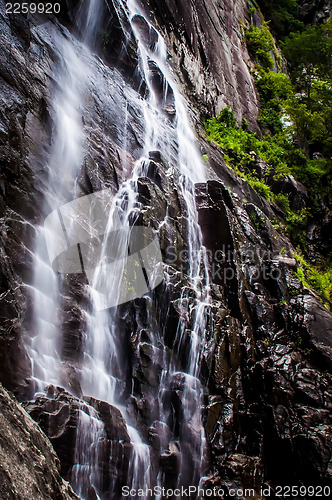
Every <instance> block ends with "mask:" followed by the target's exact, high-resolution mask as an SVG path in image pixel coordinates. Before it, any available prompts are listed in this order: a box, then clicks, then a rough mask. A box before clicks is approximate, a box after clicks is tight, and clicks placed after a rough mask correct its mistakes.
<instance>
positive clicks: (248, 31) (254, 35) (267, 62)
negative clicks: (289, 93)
mask: <svg viewBox="0 0 332 500" xmlns="http://www.w3.org/2000/svg"><path fill="white" fill-rule="evenodd" d="M245 37H246V42H247V47H248V52H249V54H250V56H251V57H252V59H254V60H255V61H256V62H257V63H258V64H260V65H261V67H262V68H264V69H269V68H272V67H273V59H272V57H271V54H270V53H271V51H272V50H274V42H273V38H272V35H271V33H270V31H269V28H268V26H267V24H266V23H263V24H262V26H261V27H260V28H258V27H257V26H253V25H252V24H251V25H250V27H249V28H245Z"/></svg>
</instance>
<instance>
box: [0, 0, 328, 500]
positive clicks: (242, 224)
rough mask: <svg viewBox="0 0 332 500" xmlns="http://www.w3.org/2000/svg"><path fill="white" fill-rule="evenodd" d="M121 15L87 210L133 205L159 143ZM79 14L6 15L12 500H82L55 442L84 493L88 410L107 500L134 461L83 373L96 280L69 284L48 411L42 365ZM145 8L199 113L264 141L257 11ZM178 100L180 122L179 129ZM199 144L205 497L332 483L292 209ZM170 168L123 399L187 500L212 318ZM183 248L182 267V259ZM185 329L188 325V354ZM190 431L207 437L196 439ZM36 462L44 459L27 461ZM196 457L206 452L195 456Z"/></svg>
mask: <svg viewBox="0 0 332 500" xmlns="http://www.w3.org/2000/svg"><path fill="white" fill-rule="evenodd" d="M119 3H120V2H117V1H114V2H108V8H109V11H107V12H108V13H105V26H104V28H105V29H108V30H109V36H108V38H107V37H106V38H107V39H105V36H104V35H105V33H104V32H103V33H101V34H100V36H101V42H100V43H102V46H103V50H101V51H99V55H98V57H95V56H92V55H91V54H90V55H89V54H85V53H82V60H84V63H85V65H86V66H85V67H86V68H88V75H87V79H88V82H87V89H88V91H87V92H86V97H85V102H84V109H83V110H82V123H83V135H84V140H85V141H86V144H87V148H86V154H85V156H84V161H83V167H82V170H81V172H80V175H79V178H78V182H77V184H78V190H79V194H80V195H85V194H89V193H92V192H95V191H100V190H102V189H104V188H110V189H111V190H112V191H113V192H114V193H115V192H116V191H117V190H118V188H119V186H120V185H121V183H122V182H123V181H124V180H125V179H127V178H128V177H129V175H130V173H131V171H132V169H133V166H134V163H135V160H137V159H138V158H139V156H140V152H141V150H142V147H143V143H144V141H143V135H144V123H143V121H142V111H141V108H140V107H139V105H138V104H137V103H138V102H140V101H139V99H140V97H142V96H144V82H143V85H142V83H141V75H140V74H139V73H138V72H137V71H136V66H137V58H138V50H139V49H138V46H137V43H136V42H135V37H134V36H133V34H132V33H130V29H129V28H128V26H126V22H127V21H126V15H125V12H124V11H123V10H121V8H120V7H119ZM66 5H67V10H66V11H63V12H62V15H61V16H59V18H56V17H53V16H51V17H50V18H48V19H45V20H44V22H43V23H36V22H34V20H33V19H26V18H25V17H24V16H21V15H17V16H15V17H10V16H8V15H6V14H5V13H4V2H3V1H2V0H1V1H0V9H1V18H0V24H1V44H2V51H1V54H0V99H1V108H0V141H1V142H0V161H1V174H0V175H1V177H0V207H1V220H0V223H1V260H0V264H1V270H0V296H1V301H2V306H1V312H0V381H1V382H2V384H3V385H4V386H5V387H6V388H7V389H9V390H11V391H13V392H14V393H15V395H16V396H17V397H18V399H19V400H20V401H22V402H23V405H24V408H25V410H23V409H21V408H20V406H18V404H17V403H16V402H15V401H14V400H13V399H11V397H10V396H9V395H8V394H7V393H6V392H5V391H3V390H2V391H1V394H0V399H1V408H0V425H1V426H2V427H3V431H2V432H1V435H3V434H4V432H5V433H6V436H7V437H8V439H6V440H3V441H1V442H0V445H1V446H0V455H1V457H0V458H1V467H0V469H1V470H0V472H1V475H2V476H3V480H2V484H3V485H5V486H4V487H3V489H2V490H1V487H0V492H1V495H2V498H8V499H9V498H15V499H16V498H17V499H24V498H59V499H60V498H76V496H75V494H74V493H73V492H72V491H71V488H70V487H69V486H67V484H66V483H65V482H64V481H63V480H62V479H61V478H60V476H59V473H58V471H57V459H56V457H55V454H54V452H53V450H52V448H51V446H50V444H49V442H48V441H47V439H46V438H45V436H44V435H43V433H42V432H41V431H40V429H39V427H40V428H41V429H42V430H43V431H44V432H45V434H46V435H47V436H48V438H49V440H50V442H51V443H52V445H53V447H54V449H55V451H56V453H57V456H58V458H59V460H60V462H61V474H62V476H63V477H64V478H65V479H66V480H71V479H72V477H73V476H72V470H73V466H74V465H75V460H76V458H77V457H75V454H74V449H75V442H76V440H77V434H76V428H77V425H78V415H79V414H80V412H83V413H84V412H85V413H86V412H87V410H86V408H85V404H87V405H89V408H91V407H92V408H93V409H94V411H95V412H96V413H95V414H96V415H97V417H98V419H99V420H100V421H101V422H103V425H104V434H103V435H102V437H101V439H100V442H101V449H102V451H101V457H100V463H99V464H98V467H100V469H101V474H102V476H103V484H102V486H101V487H100V491H101V494H102V498H105V499H106V498H107V499H110V498H114V499H118V498H119V495H120V491H121V487H122V486H124V485H125V484H126V481H127V470H128V464H129V461H130V454H131V452H132V450H131V448H132V444H131V438H130V437H129V435H128V430H127V427H126V425H125V422H124V420H123V417H122V415H121V413H120V412H119V410H118V409H117V408H115V407H113V406H112V405H110V404H108V403H105V402H103V401H100V400H96V399H95V398H92V397H90V398H87V397H84V398H83V395H82V389H81V386H80V381H79V377H78V373H79V372H80V370H81V367H82V363H83V360H82V342H83V341H82V332H83V331H84V328H85V326H86V321H87V314H86V313H85V309H84V308H85V306H86V302H87V297H86V294H85V291H84V290H85V288H84V287H85V285H86V277H85V276H83V275H64V276H63V277H62V278H61V280H60V278H59V282H60V285H59V286H60V289H61V301H60V305H59V310H60V315H59V317H60V320H59V321H60V322H61V325H62V326H61V328H62V332H63V341H62V344H61V352H60V353H59V356H60V359H61V370H62V371H61V375H60V382H59V384H58V386H57V387H56V386H55V385H50V386H49V387H48V388H47V390H46V391H45V393H43V394H39V395H38V396H37V397H36V398H34V399H33V400H32V396H33V391H32V381H31V373H32V366H31V357H30V356H29V354H28V353H29V347H31V343H32V339H33V338H34V337H35V336H36V322H35V317H34V313H33V301H34V300H35V299H34V295H33V290H32V285H33V266H34V251H35V242H36V239H37V232H38V226H39V225H42V224H43V222H44V220H43V215H42V214H43V212H44V211H45V203H46V205H47V204H48V200H47V199H46V200H45V199H44V198H45V197H44V193H45V185H46V182H47V175H48V173H47V171H46V169H45V165H46V164H47V163H48V161H49V158H50V154H51V145H52V140H53V138H54V130H55V127H56V123H55V112H54V107H53V105H52V103H53V101H54V95H55V94H56V91H57V89H58V88H59V87H60V85H61V81H60V80H59V77H58V74H57V71H58V70H59V68H61V67H62V65H63V54H62V53H61V51H60V50H59V44H60V42H59V40H64V41H65V42H66V41H68V42H69V43H71V44H72V45H73V46H74V47H76V46H77V45H76V44H77V43H78V42H77V41H76V36H78V35H77V33H75V30H74V29H73V26H72V20H73V12H74V11H75V6H76V2H66ZM144 5H145V6H148V10H149V16H150V20H151V21H153V23H155V25H156V27H158V29H160V30H161V31H162V33H163V34H164V36H165V39H166V42H167V48H168V52H169V56H168V58H169V61H170V65H171V67H172V69H173V72H174V74H176V75H177V77H178V80H179V84H180V85H181V87H182V90H183V93H184V95H185V96H186V99H187V100H188V102H189V104H190V106H191V112H192V115H194V114H195V113H196V114H197V113H198V112H199V113H202V114H203V113H204V112H206V110H207V111H208V112H210V113H211V112H213V113H214V112H218V111H219V110H220V109H221V108H222V107H224V106H225V105H231V107H232V108H233V109H234V110H235V112H236V116H237V118H238V120H239V121H240V120H241V119H242V117H245V118H246V119H247V120H248V122H249V123H250V125H251V127H252V128H253V129H257V123H256V118H257V115H258V109H259V103H258V97H257V92H256V89H255V86H254V82H253V79H252V76H251V74H250V70H249V67H250V60H249V56H248V54H247V51H246V48H245V44H244V42H243V39H242V35H241V22H243V21H244V20H245V19H246V16H247V7H246V2H245V1H242V0H236V1H235V2H234V1H230V0H227V1H224V2H222V3H220V2H217V1H214V0H204V1H203V2H200V1H198V0H197V1H191V2H189V0H188V1H187V0H184V1H182V2H180V3H179V2H174V1H173V0H163V1H160V0H159V1H154V0H149V1H148V2H144ZM105 12H106V11H105ZM136 21H137V24H140V26H141V28H140V29H141V30H142V31H143V33H144V36H145V39H146V40H147V42H149V43H153V39H154V36H155V35H154V33H153V31H151V30H147V26H148V25H147V24H146V23H144V20H143V19H137V20H136ZM128 33H129V35H128ZM123 40H126V50H123V44H122V43H120V42H121V41H123ZM116 41H117V42H118V44H116ZM154 76H155V79H154V84H155V85H156V87H157V88H158V86H159V89H160V92H161V94H162V92H163V84H164V81H163V79H162V78H161V77H160V71H158V68H154ZM171 90H172V89H171ZM171 90H170V91H169V95H170V98H169V101H170V105H169V107H167V109H165V116H167V120H170V121H172V119H173V113H174V109H173V108H172V103H173V102H174V100H173V101H172V95H171V94H172V92H171ZM126 102H129V105H128V106H127V105H124V103H126ZM135 103H136V104H135ZM124 110H125V112H124ZM193 118H194V117H193ZM125 121H126V124H129V125H128V126H127V130H128V133H127V135H126V137H124V136H123V135H122V132H121V130H122V125H123V123H124V122H125ZM198 142H199V145H200V149H201V153H202V154H204V155H206V158H207V165H206V168H207V171H208V179H209V180H207V181H206V182H201V183H197V184H196V186H195V199H196V207H197V211H198V221H199V224H200V227H201V231H202V237H203V243H204V245H205V247H206V249H207V255H208V268H209V272H210V277H211V278H210V279H211V303H210V304H209V306H208V307H207V318H208V320H207V328H206V332H205V343H204V346H203V351H202V352H203V353H202V366H201V380H202V382H203V386H204V395H203V399H204V401H203V420H204V427H205V431H206V436H207V442H208V446H207V448H208V451H207V457H208V459H207V464H206V467H205V471H204V476H205V479H204V481H205V485H206V486H220V487H223V488H224V489H225V491H227V490H228V489H230V488H254V489H255V490H256V491H257V492H259V490H260V488H261V487H262V486H263V485H270V486H271V487H272V488H274V487H275V486H276V485H282V484H296V485H299V484H330V483H331V481H332V470H331V465H330V450H331V413H330V409H331V397H332V392H331V376H330V374H329V372H330V368H331V354H332V341H331V330H332V314H331V312H330V311H329V310H328V309H327V308H326V307H324V306H323V305H322V304H321V300H320V299H321V298H320V296H318V295H317V294H316V293H315V292H313V291H312V290H309V289H306V288H304V287H303V285H302V284H301V283H300V282H299V281H298V280H296V279H295V278H294V277H293V275H292V272H291V271H292V269H293V268H294V266H296V262H295V261H294V259H293V258H292V257H291V252H292V250H293V247H292V244H291V242H290V241H289V240H288V239H287V237H286V236H285V235H283V234H282V233H281V232H279V231H278V230H277V229H275V227H274V226H276V224H273V221H276V220H277V221H278V220H279V221H280V220H282V217H283V214H282V212H281V211H280V209H279V208H277V207H276V206H274V205H273V204H269V203H267V202H266V200H264V199H263V198H262V197H260V196H259V195H258V194H257V193H256V192H255V191H254V190H253V189H252V188H251V187H250V186H249V185H248V184H247V183H246V181H245V180H243V179H241V178H240V177H238V176H237V175H236V174H235V173H233V172H232V171H231V170H229V168H228V167H227V166H226V164H225V162H224V159H223V154H222V151H221V150H220V148H218V147H217V146H215V145H212V144H208V143H207V142H206V141H205V140H204V139H203V138H200V139H198ZM168 167H169V165H167V162H166V161H165V159H164V158H163V156H162V155H160V153H159V152H155V151H150V157H149V162H148V168H147V170H146V175H145V176H141V177H140V178H139V179H138V180H137V190H138V200H137V201H138V207H139V218H138V221H137V222H138V223H142V225H148V226H149V227H152V228H153V229H154V230H155V231H156V233H157V234H158V237H159V241H160V245H161V250H162V254H163V261H164V271H165V276H166V279H165V280H164V282H163V284H162V285H160V286H159V287H158V288H157V289H156V291H155V293H154V295H153V300H152V302H151V301H149V300H147V298H146V297H141V298H139V299H135V300H134V301H132V302H131V303H129V304H125V305H123V306H121V307H119V308H118V311H117V315H118V323H117V324H118V325H119V327H118V328H119V332H118V333H119V341H118V342H119V343H121V344H122V345H124V351H125V352H126V353H128V356H127V358H126V360H125V361H124V362H123V367H121V368H122V371H123V372H125V376H124V380H123V394H122V397H123V401H125V402H126V403H127V408H128V412H129V414H130V416H131V419H132V421H134V422H135V424H136V428H137V429H138V430H139V432H140V434H141V435H142V436H143V440H144V442H145V443H147V444H148V445H149V449H150V451H151V469H152V470H153V471H155V470H158V467H159V466H160V467H161V471H162V473H163V477H164V480H165V484H166V485H169V486H170V487H172V486H174V483H175V478H176V477H177V474H178V472H179V467H180V464H179V459H178V449H179V448H178V446H179V440H180V438H179V436H180V435H181V425H182V421H183V412H184V408H183V394H184V391H185V389H184V377H183V375H181V373H182V372H183V371H184V367H185V366H186V364H187V362H188V356H189V354H188V353H189V343H190V339H189V332H190V329H191V327H192V324H193V321H194V312H193V311H195V308H196V307H197V303H196V302H195V293H194V290H193V289H190V287H191V285H190V283H189V279H188V276H187V273H188V269H187V262H186V260H185V259H181V258H179V249H180V250H181V251H186V250H188V212H187V207H186V204H185V200H184V198H183V193H182V192H181V190H180V188H179V179H178V176H177V174H176V173H175V172H174V174H173V175H168V173H167V172H168ZM50 211H51V208H50V209H49V212H50ZM172 248H173V249H175V253H173V252H171V253H170V249H172ZM174 255H175V256H176V258H174ZM184 289H186V296H185V298H184V297H183V290H184ZM188 304H189V306H188ZM188 311H190V313H188ZM151 318H152V319H151ZM179 323H182V324H185V325H186V328H185V329H184V334H183V338H182V339H181V343H180V345H178V343H179V341H178V338H177V332H178V325H179ZM155 338H158V343H155ZM180 348H181V349H180ZM165 353H166V355H165ZM165 356H166V357H167V359H168V362H169V359H171V360H172V363H173V364H174V365H175V366H176V367H177V368H178V373H177V374H176V375H175V376H174V377H173V379H172V380H170V382H169V387H168V388H167V390H168V392H167V394H168V396H167V397H168V398H169V401H168V405H169V408H170V412H169V417H168V424H169V427H167V429H166V428H165V425H164V422H161V421H160V420H159V413H158V411H159V409H158V404H159V403H158V401H159V400H158V398H159V396H160V395H159V393H160V386H161V373H162V368H163V366H162V365H163V363H164V362H165ZM128 398H129V400H128ZM26 411H27V412H28V413H30V415H31V417H32V418H33V419H34V420H35V421H36V422H37V424H38V425H37V424H34V423H33V422H32V420H31V418H30V417H29V416H28V415H27V414H26ZM192 411H193V412H194V410H192ZM38 426H39V427H38ZM188 428H189V426H188ZM188 428H186V429H185V431H186V432H189V431H188ZM169 429H172V432H173V435H172V437H171V438H170V437H169V436H168V435H167V433H168V432H169ZM190 432H192V435H193V434H194V433H195V429H194V428H191V429H190ZM192 435H189V437H188V440H189V441H188V442H189V443H190V439H191V438H192ZM163 439H165V444H163V443H162V440H163ZM8 441H9V444H8ZM27 447H31V449H32V450H33V453H31V452H29V454H27V453H26V449H27ZM161 448H164V451H163V453H161V452H160V450H161ZM165 448H166V449H165ZM3 450H5V451H3ZM190 452H191V450H190V446H189V451H188V450H187V455H186V456H187V457H189V456H190ZM28 455H29V456H28ZM192 460H193V461H194V460H195V457H193V458H192ZM18 463H23V466H24V471H26V472H24V473H22V469H21V468H20V472H19V473H18V471H17V464H18ZM40 471H42V472H40ZM41 474H42V476H41ZM28 483H29V484H28ZM86 491H87V492H88V493H87V497H88V498H89V499H90V498H91V499H94V498H96V496H95V492H94V490H93V489H90V490H89V485H87V487H86ZM8 492H9V493H8ZM6 495H7V496H6ZM38 495H39V496H38Z"/></svg>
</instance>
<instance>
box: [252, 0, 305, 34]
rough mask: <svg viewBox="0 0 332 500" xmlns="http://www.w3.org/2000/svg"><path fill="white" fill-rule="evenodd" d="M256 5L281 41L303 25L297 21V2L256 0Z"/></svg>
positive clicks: (299, 29) (294, 0) (293, 0)
mask: <svg viewBox="0 0 332 500" xmlns="http://www.w3.org/2000/svg"><path fill="white" fill-rule="evenodd" d="M257 3H258V4H259V6H260V8H261V9H262V12H263V14H264V17H265V19H267V20H268V21H270V22H271V28H272V30H273V32H274V33H275V34H276V35H277V37H278V38H281V39H283V38H284V37H285V36H287V35H288V34H289V33H290V32H295V31H301V30H302V29H303V23H302V22H301V21H299V19H298V1H297V0H258V2H257Z"/></svg>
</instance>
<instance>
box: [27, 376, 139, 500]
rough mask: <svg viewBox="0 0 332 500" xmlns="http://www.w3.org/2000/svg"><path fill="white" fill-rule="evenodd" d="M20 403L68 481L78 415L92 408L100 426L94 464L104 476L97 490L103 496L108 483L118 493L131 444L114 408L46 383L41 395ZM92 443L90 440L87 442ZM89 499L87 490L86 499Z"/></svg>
mask: <svg viewBox="0 0 332 500" xmlns="http://www.w3.org/2000/svg"><path fill="white" fill-rule="evenodd" d="M23 405H24V408H25V410H26V411H27V412H28V413H29V414H30V416H31V417H32V418H33V419H34V420H35V421H36V422H37V423H38V425H39V426H40V428H41V429H42V430H43V431H44V432H45V434H46V435H47V436H48V438H49V440H50V441H51V443H52V445H53V447H54V450H55V451H56V453H57V456H58V457H59V460H60V462H61V475H62V476H63V477H64V478H65V479H67V480H68V481H69V480H72V476H73V467H74V465H75V464H77V462H78V458H77V456H76V455H75V447H76V440H77V439H80V437H81V436H79V435H78V433H77V429H78V428H80V427H79V426H80V422H79V421H80V418H82V416H83V417H84V415H83V414H82V412H83V413H87V412H89V411H91V408H93V409H94V410H95V411H96V416H97V418H98V419H99V420H100V421H101V422H102V424H103V427H104V432H103V434H102V439H101V440H100V442H99V443H98V444H99V447H100V454H99V462H98V464H96V465H97V466H98V468H99V472H100V474H101V475H102V477H103V479H104V487H102V488H101V492H102V493H103V494H105V495H106V494H107V492H108V491H109V488H110V486H112V494H113V495H115V496H114V498H117V496H116V495H118V496H120V495H121V493H120V492H121V489H122V487H123V486H125V485H126V484H127V471H128V465H129V460H130V456H131V444H130V438H129V435H128V432H127V427H126V423H125V421H124V419H123V417H122V415H121V413H120V411H119V410H118V409H117V408H116V407H114V406H112V405H109V404H108V403H105V402H104V401H98V400H96V399H94V398H91V397H89V398H84V401H82V400H79V399H77V398H75V397H73V396H72V395H71V394H69V393H67V392H66V391H65V390H64V389H62V388H59V387H54V386H49V387H48V388H47V390H46V393H45V395H40V396H38V397H37V398H36V400H35V401H33V402H25V403H23ZM89 409H90V410H89ZM93 444H94V443H93V442H91V443H89V444H88V445H89V446H91V445H93ZM93 498H94V496H93V494H92V493H91V496H89V499H91V500H92V499H93ZM105 498H106V497H105ZM112 498H113V497H112Z"/></svg>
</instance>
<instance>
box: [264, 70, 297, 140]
mask: <svg viewBox="0 0 332 500" xmlns="http://www.w3.org/2000/svg"><path fill="white" fill-rule="evenodd" d="M256 85H257V89H258V91H259V95H260V98H261V106H262V108H261V113H260V116H259V120H258V122H259V125H260V127H261V128H262V129H263V130H269V131H270V132H272V134H276V133H278V132H280V131H281V130H282V128H283V124H282V115H283V112H284V103H285V102H286V101H287V100H288V99H290V97H291V96H292V95H293V92H292V84H291V82H290V80H289V78H288V77H287V76H286V75H284V74H283V73H275V72H273V71H262V72H261V74H260V77H259V78H258V79H257V81H256Z"/></svg>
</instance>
